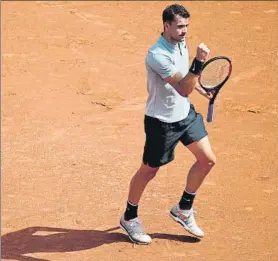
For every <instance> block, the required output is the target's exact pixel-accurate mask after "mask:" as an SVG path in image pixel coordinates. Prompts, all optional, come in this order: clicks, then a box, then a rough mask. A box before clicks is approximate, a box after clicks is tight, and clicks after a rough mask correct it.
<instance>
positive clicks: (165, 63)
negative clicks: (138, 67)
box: [146, 52, 178, 79]
mask: <svg viewBox="0 0 278 261" xmlns="http://www.w3.org/2000/svg"><path fill="white" fill-rule="evenodd" d="M146 64H147V65H148V66H149V67H150V68H152V69H153V70H154V71H155V72H156V73H158V74H159V75H160V76H161V77H162V78H163V79H164V78H166V77H169V76H172V75H174V74H176V73H177V72H178V69H177V67H176V66H175V65H174V64H173V63H172V61H171V59H170V58H169V57H167V56H166V55H163V54H155V53H152V52H149V53H148V55H147V57H146Z"/></svg>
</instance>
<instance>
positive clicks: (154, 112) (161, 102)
mask: <svg viewBox="0 0 278 261" xmlns="http://www.w3.org/2000/svg"><path fill="white" fill-rule="evenodd" d="M145 64H146V69H147V89H148V93H149V96H148V100H147V104H146V111H145V114H146V115H147V116H150V117H154V118H157V119H159V120H160V121H163V122H169V123H171V122H177V121H180V120H183V119H185V118H186V117H187V115H188V112H189V109H190V100H189V98H188V97H183V96H181V95H180V94H179V93H178V92H177V91H176V90H175V89H174V88H173V87H172V86H171V85H170V84H168V83H166V82H165V81H164V80H163V79H164V78H166V77H169V76H172V75H174V74H176V73H177V72H180V73H181V74H182V76H183V77H184V76H185V75H186V74H187V73H188V71H189V54H188V49H187V47H186V45H185V42H181V43H178V44H175V45H174V44H172V43H170V42H168V41H167V40H166V39H165V38H164V37H163V36H162V35H161V36H160V37H159V39H158V41H157V42H156V43H155V44H154V45H153V46H152V47H151V48H150V49H149V51H148V53H147V57H146V60H145Z"/></svg>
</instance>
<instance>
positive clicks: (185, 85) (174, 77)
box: [149, 43, 210, 97]
mask: <svg viewBox="0 0 278 261" xmlns="http://www.w3.org/2000/svg"><path fill="white" fill-rule="evenodd" d="M209 52H210V50H209V49H208V48H207V46H206V45H205V44H203V43H201V44H200V45H199V46H198V47H197V53H196V58H195V59H194V61H193V64H192V66H191V68H190V71H189V72H188V74H186V75H185V76H184V77H182V74H181V73H180V72H179V71H178V70H177V68H176V67H175V66H174V65H173V64H172V63H171V62H170V60H167V58H165V57H163V56H160V57H156V59H149V60H150V61H149V65H150V66H151V67H152V68H153V70H154V71H156V72H157V73H158V74H159V75H160V76H161V77H162V78H163V80H164V81H165V82H167V83H169V84H170V85H171V86H172V87H173V88H175V90H176V91H177V92H178V93H179V94H180V95H182V96H184V97H187V96H189V94H190V93H191V92H192V91H193V90H194V88H195V86H196V84H197V81H198V73H197V74H196V71H194V69H196V68H194V63H195V66H196V67H198V66H201V65H202V64H203V63H204V61H205V60H206V59H207V57H208V55H209ZM196 60H197V61H196Z"/></svg>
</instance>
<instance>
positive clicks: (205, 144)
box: [185, 136, 216, 193]
mask: <svg viewBox="0 0 278 261" xmlns="http://www.w3.org/2000/svg"><path fill="white" fill-rule="evenodd" d="M187 148H188V149H189V150H190V151H191V152H192V153H193V154H194V156H195V157H196V162H195V163H194V164H193V166H192V167H191V169H190V171H189V173H188V176H187V183H186V188H185V190H186V191H188V192H190V193H196V192H197V190H198V188H199V187H200V186H201V184H202V183H203V181H204V179H205V177H206V175H207V174H208V173H209V172H210V170H211V169H212V167H213V166H214V165H215V163H216V156H215V155H214V153H213V151H212V149H211V145H210V142H209V139H208V136H206V137H204V138H202V139H201V140H199V141H195V142H193V143H192V144H189V145H188V146H187Z"/></svg>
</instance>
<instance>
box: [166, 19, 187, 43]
mask: <svg viewBox="0 0 278 261" xmlns="http://www.w3.org/2000/svg"><path fill="white" fill-rule="evenodd" d="M165 24H166V25H165V29H166V30H168V32H169V35H170V37H171V40H172V41H173V42H181V41H184V40H185V37H186V35H187V29H188V25H189V18H183V17H181V16H179V15H176V17H175V20H174V21H172V23H171V24H169V23H167V22H166V23H165Z"/></svg>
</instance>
